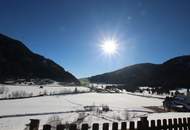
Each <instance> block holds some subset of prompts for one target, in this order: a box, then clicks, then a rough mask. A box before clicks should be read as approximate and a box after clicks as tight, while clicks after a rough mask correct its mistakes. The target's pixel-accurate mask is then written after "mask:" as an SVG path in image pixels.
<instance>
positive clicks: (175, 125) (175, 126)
mask: <svg viewBox="0 0 190 130" xmlns="http://www.w3.org/2000/svg"><path fill="white" fill-rule="evenodd" d="M177 128H178V125H177V119H176V118H174V130H177Z"/></svg>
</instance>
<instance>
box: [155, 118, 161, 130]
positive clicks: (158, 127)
mask: <svg viewBox="0 0 190 130" xmlns="http://www.w3.org/2000/svg"><path fill="white" fill-rule="evenodd" d="M156 127H157V130H161V129H162V125H161V120H157V126H156Z"/></svg>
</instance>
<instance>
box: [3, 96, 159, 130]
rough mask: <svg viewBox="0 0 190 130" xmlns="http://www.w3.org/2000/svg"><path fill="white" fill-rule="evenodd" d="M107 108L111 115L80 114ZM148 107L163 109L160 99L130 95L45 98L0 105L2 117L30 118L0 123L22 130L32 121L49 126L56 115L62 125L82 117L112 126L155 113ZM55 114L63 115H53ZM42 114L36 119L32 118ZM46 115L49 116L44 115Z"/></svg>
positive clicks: (8, 128) (7, 127) (104, 113)
mask: <svg viewBox="0 0 190 130" xmlns="http://www.w3.org/2000/svg"><path fill="white" fill-rule="evenodd" d="M89 105H95V106H101V105H108V106H109V107H110V109H111V111H109V112H103V113H98V112H97V111H92V112H78V111H80V110H84V106H89ZM146 106H162V100H161V99H155V98H146V97H140V96H134V95H129V94H127V93H119V94H116V93H113V94H109V93H83V94H72V95H62V96H61V95H60V96H43V97H36V98H28V99H17V100H2V101H0V107H1V111H0V116H3V115H10V116H12V115H13V116H14V115H18V114H29V115H28V116H21V117H7V118H1V119H0V130H5V129H6V130H13V129H14V130H21V129H24V128H25V124H27V123H29V119H40V126H42V125H43V124H45V123H47V122H48V119H49V118H50V117H52V116H53V115H54V116H55V115H57V116H59V118H60V119H61V121H62V123H66V122H76V121H77V119H78V118H79V117H80V118H81V117H83V118H84V119H83V122H87V123H92V122H113V121H121V120H127V119H130V120H133V118H134V119H135V118H136V117H139V116H141V115H144V114H148V113H151V112H153V111H152V110H149V109H146V108H144V107H146ZM53 112H63V113H60V114H53ZM35 113H36V114H42V115H34V116H31V115H30V114H35ZM43 113H49V114H47V115H43Z"/></svg>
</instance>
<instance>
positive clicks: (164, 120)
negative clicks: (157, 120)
mask: <svg viewBox="0 0 190 130" xmlns="http://www.w3.org/2000/svg"><path fill="white" fill-rule="evenodd" d="M167 128H168V125H167V120H166V119H163V130H167Z"/></svg>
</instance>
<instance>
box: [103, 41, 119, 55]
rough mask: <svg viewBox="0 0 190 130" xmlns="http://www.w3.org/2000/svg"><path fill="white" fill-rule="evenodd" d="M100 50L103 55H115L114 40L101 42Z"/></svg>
mask: <svg viewBox="0 0 190 130" xmlns="http://www.w3.org/2000/svg"><path fill="white" fill-rule="evenodd" d="M101 48H102V50H103V52H104V53H105V54H108V55H113V54H115V53H117V49H118V44H117V41H116V40H114V39H107V40H104V41H103V42H102V44H101Z"/></svg>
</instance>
